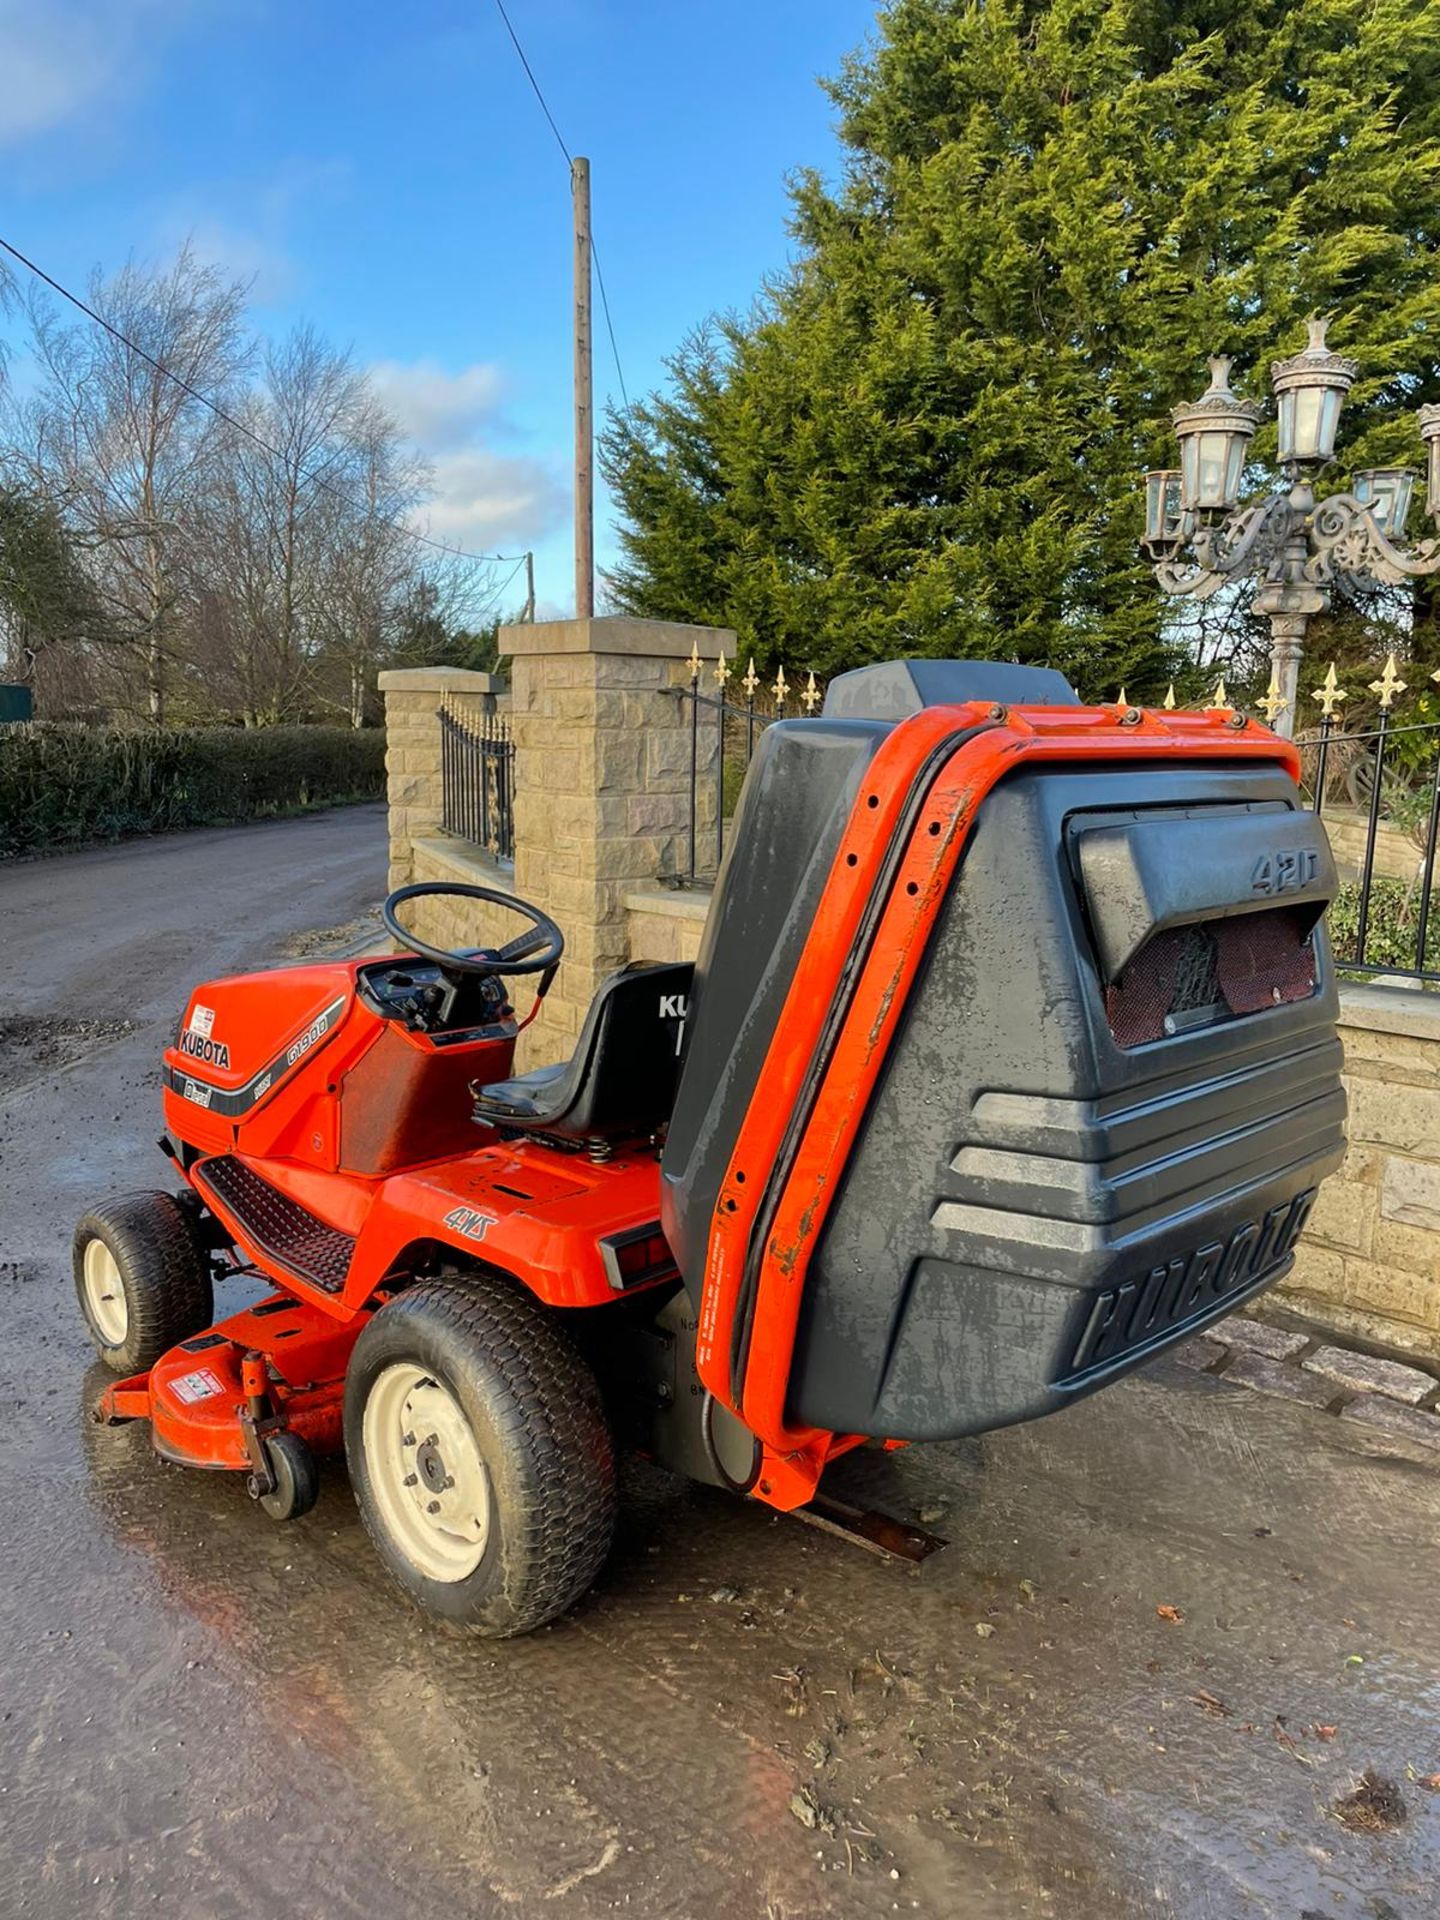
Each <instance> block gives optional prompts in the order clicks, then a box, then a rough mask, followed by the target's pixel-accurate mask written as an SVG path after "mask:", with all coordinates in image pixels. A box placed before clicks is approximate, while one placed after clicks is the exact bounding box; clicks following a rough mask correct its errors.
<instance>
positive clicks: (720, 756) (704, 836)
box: [660, 649, 824, 887]
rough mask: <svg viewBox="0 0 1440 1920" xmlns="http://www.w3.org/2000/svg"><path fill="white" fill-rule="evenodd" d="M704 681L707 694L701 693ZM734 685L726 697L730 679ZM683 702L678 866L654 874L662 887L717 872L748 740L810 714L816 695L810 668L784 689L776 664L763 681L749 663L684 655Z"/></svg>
mask: <svg viewBox="0 0 1440 1920" xmlns="http://www.w3.org/2000/svg"><path fill="white" fill-rule="evenodd" d="M707 681H709V682H710V683H711V684H712V685H713V687H714V691H713V692H707V691H706V682H707ZM732 682H734V683H735V691H734V693H733V695H732V694H731V692H730V687H731V683H732ZM675 692H676V695H677V696H678V698H679V699H680V700H681V701H682V702H683V703H684V705H685V707H686V709H687V712H686V723H687V726H688V728H689V733H690V812H689V823H688V829H687V835H686V846H685V849H684V852H683V854H682V857H681V860H680V863H679V866H678V868H677V869H676V870H675V871H672V872H666V873H662V874H661V876H660V877H661V879H662V880H664V881H665V882H666V883H667V884H668V885H670V886H677V887H683V886H696V885H700V886H708V885H709V884H710V883H711V881H713V880H714V878H715V875H716V874H717V873H718V872H719V870H720V862H721V860H722V858H723V857H724V853H725V836H726V834H727V832H728V831H729V826H730V820H731V816H732V815H733V814H734V811H735V803H736V801H737V800H738V799H739V797H740V787H741V784H742V782H743V781H744V778H745V770H746V768H747V767H748V766H749V765H750V761H751V758H752V756H753V755H754V752H755V742H756V741H757V740H758V739H759V737H760V735H761V734H762V733H763V732H764V731H765V729H766V727H769V726H773V725H774V723H775V721H777V720H783V719H784V718H785V717H786V715H787V714H789V716H790V717H791V718H792V719H793V718H794V717H795V716H796V715H798V714H812V713H814V712H816V710H817V709H818V708H819V706H820V703H821V701H822V700H823V698H824V695H823V693H822V692H821V689H820V686H819V684H818V682H817V681H816V678H815V675H814V674H813V673H806V675H805V677H804V684H803V685H801V686H791V685H790V683H789V681H788V680H787V679H786V677H785V669H784V667H783V666H782V667H781V668H780V669H779V670H778V671H777V673H776V675H775V679H774V681H773V682H772V683H770V684H768V685H766V684H765V683H763V682H762V681H761V679H760V676H759V675H758V674H757V673H756V671H755V663H754V661H753V660H752V661H750V662H749V664H748V665H747V666H746V669H745V672H744V674H743V675H739V674H737V673H736V671H735V669H734V667H733V666H732V665H731V663H730V662H729V661H728V660H727V659H726V658H725V656H724V654H723V653H722V654H721V655H720V657H719V659H718V660H716V661H714V662H713V663H711V662H708V661H704V660H702V659H701V658H700V655H699V651H698V649H697V651H696V652H694V653H692V655H691V656H690V684H689V686H682V687H678V688H676V689H675Z"/></svg>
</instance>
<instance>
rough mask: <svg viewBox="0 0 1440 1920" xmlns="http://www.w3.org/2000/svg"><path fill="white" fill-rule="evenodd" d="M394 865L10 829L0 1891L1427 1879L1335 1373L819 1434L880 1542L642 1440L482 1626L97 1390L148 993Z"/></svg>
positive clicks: (4, 896) (1403, 1485)
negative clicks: (15, 1030)
mask: <svg viewBox="0 0 1440 1920" xmlns="http://www.w3.org/2000/svg"><path fill="white" fill-rule="evenodd" d="M383 863H384V853H383V822H382V820H381V818H380V816H379V815H378V813H377V812H375V811H374V810H370V809H360V810H355V811H353V812H347V813H337V814H333V815H328V816H323V817H321V818H318V819H314V820H306V821H297V822H289V823H279V824H275V825H272V826H265V827H257V828H247V829H240V830H236V831H234V832H231V833H228V834H224V835H220V834H204V835H195V836H186V837H184V838H177V839H174V840H168V841H156V842H148V843H144V844H142V845H140V846H137V847H135V848H119V849H110V850H106V851H105V852H103V853H97V854H82V855H76V856H71V857H69V858H67V859H65V860H61V861H54V862H44V863H38V864H36V865H32V866H27V867H17V868H9V869H4V868H0V992H3V1001H0V1018H3V1017H6V1016H9V1017H11V1018H20V1017H23V1018H25V1019H27V1020H29V1021H31V1022H48V1023H54V1032H55V1033H56V1034H69V1033H71V1032H72V1029H73V1028H74V1026H75V1023H79V1022H88V1023H92V1025H91V1026H90V1027H89V1028H88V1029H87V1030H86V1031H85V1032H84V1033H83V1034H82V1036H81V1039H80V1040H79V1041H75V1040H73V1038H72V1040H71V1041H70V1042H68V1043H62V1041H61V1040H55V1042H54V1045H53V1047H51V1046H50V1045H49V1043H48V1042H46V1041H45V1040H44V1038H43V1036H40V1034H39V1029H38V1028H37V1027H35V1026H33V1025H32V1026H30V1027H27V1028H26V1029H25V1030H24V1032H23V1034H22V1036H21V1040H20V1042H19V1043H17V1044H16V1046H14V1047H13V1048H12V1049H11V1050H10V1051H9V1052H6V1051H5V1050H4V1049H3V1048H0V1288H3V1294H0V1299H3V1302H4V1305H5V1307H6V1309H7V1311H8V1330H9V1338H8V1340H7V1341H6V1342H5V1344H4V1346H3V1348H0V1405H3V1406H4V1409H5V1416H6V1427H5V1434H4V1440H3V1443H0V1444H3V1459H4V1463H5V1467H6V1471H5V1473H4V1475H3V1477H0V1552H3V1556H4V1566H3V1588H0V1914H3V1916H4V1920H79V1917H80V1916H82V1915H83V1916H86V1917H87V1920H89V1917H92V1916H93V1920H112V1916H113V1917H114V1920H132V1917H133V1916H137V1915H145V1914H148V1913H151V1912H154V1913H163V1914H167V1915H169V1914H173V1915H183V1916H185V1920H279V1916H285V1917H286V1920H310V1916H314V1917H315V1920H351V1917H352V1916H353V1917H355V1920H361V1917H362V1916H363V1917H364V1920H371V1917H372V1916H385V1920H390V1917H391V1916H397V1917H399V1916H403V1920H469V1917H470V1916H486V1917H487V1920H488V1916H492V1915H494V1916H499V1915H507V1914H514V1913H516V1912H521V1913H527V1914H528V1913H534V1914H537V1915H538V1914H553V1915H555V1916H557V1920H590V1917H591V1916H597V1915H604V1914H611V1913H615V1912H631V1913H635V1914H638V1915H644V1916H647V1917H648V1916H655V1917H656V1920H666V1917H668V1916H685V1920H691V1917H692V1916H694V1917H697V1920H731V1916H734V1917H735V1920H752V1917H753V1920H819V1916H821V1915H830V1916H839V1917H840V1920H849V1916H868V1915H872V1914H874V1915H884V1914H889V1913H902V1914H905V1913H920V1914H925V1915H932V1916H946V1917H947V1920H948V1916H971V1915H973V1916H979V1917H980V1920H990V1916H997V1917H998V1920H1009V1917H1010V1916H1017V1917H1018V1916H1045V1915H1055V1916H1059V1917H1063V1920H1129V1916H1132V1915H1142V1914H1143V1915H1153V1914H1160V1915H1174V1916H1183V1920H1244V1917H1248V1916H1251V1915H1256V1916H1269V1915H1274V1916H1284V1920H1431V1917H1432V1916H1435V1915H1436V1914H1437V1913H1440V1892H1437V1885H1440V1879H1437V1875H1440V1600H1437V1570H1440V1471H1437V1468H1436V1464H1435V1461H1434V1459H1433V1457H1425V1456H1421V1455H1419V1454H1412V1453H1410V1452H1408V1451H1407V1450H1406V1449H1405V1447H1404V1445H1403V1444H1402V1443H1392V1442H1389V1441H1386V1440H1382V1439H1380V1438H1379V1437H1372V1436H1368V1435H1365V1434H1363V1433H1359V1432H1356V1431H1354V1430H1351V1429H1349V1428H1347V1427H1346V1426H1344V1425H1342V1424H1341V1423H1340V1422H1338V1421H1335V1420H1332V1419H1329V1418H1327V1417H1326V1416H1325V1415H1323V1414H1320V1413H1316V1412H1313V1411H1311V1410H1309V1409H1305V1408H1300V1407H1294V1406H1291V1405H1288V1404H1286V1403H1284V1402H1282V1401H1279V1400H1274V1399H1270V1398H1267V1397H1265V1396H1261V1395H1258V1394H1252V1393H1247V1392H1245V1391H1243V1390H1242V1389H1239V1388H1235V1387H1226V1386H1225V1385H1224V1384H1223V1382H1222V1381H1218V1380H1213V1379H1209V1378H1203V1377H1198V1376H1196V1375H1193V1374H1191V1373H1189V1372H1188V1371H1186V1370H1185V1369H1183V1368H1181V1367H1179V1366H1178V1365H1176V1364H1175V1363H1174V1362H1173V1361H1168V1362H1162V1363H1160V1364H1159V1365H1157V1366H1156V1367H1154V1368H1153V1369H1151V1371H1150V1372H1149V1373H1147V1374H1145V1375H1143V1376H1140V1377H1138V1378H1136V1379H1134V1380H1132V1381H1130V1382H1128V1383H1127V1384H1125V1385H1124V1386H1122V1387H1119V1388H1116V1389H1114V1390H1112V1391H1110V1392H1108V1393H1104V1394H1101V1395H1099V1396H1098V1397H1097V1398H1095V1399H1093V1400H1091V1401H1089V1402H1087V1403H1085V1404H1084V1405H1082V1406H1080V1407H1077V1408H1075V1409H1073V1410H1072V1411H1071V1412H1069V1413H1067V1414H1064V1415H1061V1416H1059V1417H1058V1418H1055V1419H1052V1420H1049V1421H1045V1422H1042V1423H1040V1424H1038V1425H1036V1426H1032V1427H1028V1428H1021V1429H1016V1430H1014V1431H1012V1432H1009V1433H1000V1434H994V1435H990V1436H987V1437H986V1438H984V1439H982V1440H977V1441H969V1442H964V1443H959V1444H955V1445H950V1446H937V1447H927V1448H919V1447H917V1448H914V1449H911V1450H908V1451H906V1452H904V1453H902V1454H898V1455H890V1456H887V1455H880V1454H865V1455H862V1456H858V1457H856V1458H855V1459H853V1460H852V1461H850V1462H847V1463H845V1465H844V1466H843V1467H842V1469H841V1470H840V1471H839V1472H837V1475H836V1481H837V1486H836V1491H838V1492H841V1493H842V1494H844V1495H845V1496H846V1497H848V1498H851V1499H855V1500H859V1501H861V1502H866V1503H871V1504H874V1505H877V1506H882V1507H885V1508H887V1509H889V1510H891V1511H893V1512H896V1513H898V1514H901V1515H903V1516H905V1517H906V1518H918V1519H919V1520H921V1521H922V1522H923V1523H924V1524H925V1525H927V1526H929V1527H931V1528H932V1529H933V1530H934V1531H936V1532H938V1533H941V1534H944V1535H945V1536H947V1537H948V1539H949V1540H950V1542H951V1544H950V1545H949V1547H948V1548H947V1549H946V1551H945V1552H943V1553H940V1554H937V1555H936V1556H935V1557H934V1558H933V1559H931V1560H930V1561H928V1562H927V1563H926V1564H925V1565H924V1566H923V1567H921V1568H918V1569H911V1568H902V1567H900V1566H897V1565H895V1564H892V1563H888V1562H885V1561H881V1560H878V1559H875V1558H872V1557H870V1556H869V1555H866V1554H864V1553H861V1552H860V1551H858V1550H857V1549H855V1548H853V1547H849V1546H846V1545H843V1544H842V1543H840V1542H838V1541H835V1540H832V1539H830V1538H828V1537H826V1536H824V1535H821V1534H817V1533H814V1532H811V1531H809V1530H807V1529H806V1528H805V1527H803V1526H802V1525H800V1524H799V1523H797V1522H795V1521H793V1520H783V1519H779V1518H777V1517H773V1516H771V1515H770V1514H768V1513H767V1512H765V1511H764V1510H762V1509H761V1508H759V1507H755V1506H747V1505H744V1504H742V1503H740V1502H738V1501H735V1500H731V1499H727V1498H725V1497H722V1496H720V1495H718V1494H713V1493H710V1492H708V1491H704V1490H697V1489H692V1488H689V1487H686V1486H683V1485H680V1484H678V1483H676V1482H674V1481H672V1480H669V1479H668V1478H666V1477H664V1476H662V1475H660V1474H658V1473H655V1472H653V1471H651V1470H649V1469H646V1468H644V1467H642V1466H640V1465H638V1464H637V1465H635V1466H634V1467H632V1468H631V1469H630V1470H629V1471H628V1472H627V1476H626V1482H625V1500H624V1507H623V1514H622V1521H621V1528H620V1534H619V1539H618V1542H617V1548H616V1552H615V1554H614V1557H613V1559H612V1561H611V1563H610V1565H609V1567H608V1569H607V1571H606V1573H605V1575H604V1577H603V1579H602V1581H601V1583H600V1585H599V1586H598V1588H597V1589H596V1591H595V1592H594V1593H593V1594H592V1595H591V1597H590V1598H589V1599H588V1600H587V1601H586V1602H585V1603H584V1604H583V1605H582V1606H581V1607H580V1608H579V1609H578V1610H577V1611H576V1612H575V1613H574V1614H573V1615H571V1616H570V1617H569V1618H567V1619H566V1620H564V1621H562V1622H560V1623H558V1624H557V1625H556V1626H554V1627H552V1628H550V1629H548V1630H546V1631H545V1632H543V1633H541V1634H539V1635H536V1636H535V1637H533V1638H532V1639H529V1640H525V1641H516V1642H509V1643H505V1644H500V1645H496V1644H486V1643H483V1642H470V1641H465V1640H460V1639H455V1638H452V1637H449V1636H448V1635H446V1634H445V1633H443V1632H441V1631H440V1630H438V1629H436V1628H434V1627H431V1626H429V1625H427V1624H425V1623H424V1622H423V1621H422V1620H421V1619H420V1618H419V1617H418V1616H417V1615H415V1614H414V1613H413V1612H411V1611H409V1610H408V1609H407V1608H406V1606H405V1605H404V1604H403V1603H402V1602H401V1601H400V1600H399V1599H398V1598H397V1597H396V1596H395V1595H394V1594H393V1593H392V1591H391V1590H390V1589H389V1587H388V1586H387V1584H386V1582H385V1579H384V1577H383V1575H382V1574H381V1572H380V1570H379V1567H378V1565H377V1563H376V1562H375V1560H374V1558H373V1556H372V1555H371V1553H370V1551H369V1549H368V1547H367V1545H366V1543H365V1540H364V1538H363V1535H362V1532H361V1529H360V1526H359V1523H358V1521H357V1519H356V1517H355V1513H354V1509H353V1506H352V1503H351V1499H350V1494H349V1489H348V1486H347V1484H346V1481H345V1477H344V1473H343V1470H342V1469H341V1468H340V1467H339V1466H331V1467H330V1468H329V1469H328V1470H327V1473H326V1477H325V1483H324V1488H323V1492H322V1496H321V1501H320V1504H319V1506H318V1507H317V1508H316V1509H315V1511H314V1512H313V1513H312V1514H310V1515H309V1516H307V1517H306V1518H305V1519H303V1520H301V1521H299V1522H296V1523H294V1524H293V1525H290V1526H287V1527H279V1526H276V1525H274V1524H273V1523H271V1522H269V1521H267V1520H265V1519H264V1518H263V1517H262V1516H261V1515H260V1514H259V1513H258V1512H256V1511H255V1510H254V1508H252V1506H251V1504H250V1503H249V1501H248V1500H247V1499H246V1498H245V1495H244V1492H243V1490H242V1488H241V1487H240V1486H239V1485H238V1484H237V1483H235V1482H233V1481H231V1480H229V1479H228V1478H225V1477H220V1476H208V1475H204V1474H199V1473H186V1472H184V1471H182V1470H179V1469H176V1468H169V1467H164V1466H162V1465H161V1464H160V1463H159V1462H158V1461H156V1459H155V1458H154V1457H153V1455H152V1454H151V1453H150V1451H149V1449H148V1445H147V1442H146V1438H145V1435H144V1433H143V1432H142V1431H140V1430H139V1429H134V1428H131V1429H123V1430H118V1431H111V1430H102V1429H98V1428H94V1427H92V1426H89V1425H88V1424H87V1422H86V1419H85V1412H86V1408H87V1405H88V1402H89V1400H90V1398H91V1397H92V1395H93V1394H94V1392H95V1391H96V1390H97V1388H98V1386H99V1385H100V1384H101V1379H102V1376H101V1374H100V1373H99V1371H98V1370H96V1369H95V1368H93V1367H92V1366H91V1365H90V1364H89V1348H88V1346H87V1344H86V1341H85V1338H84V1335H83V1333H82V1331H81V1326H80V1321H79V1317H78V1312H77V1310H76V1308H75V1305H74V1300H73V1295H72V1291H71V1284H70V1279H69V1252H68V1243H69V1234H70V1229H71V1224H72V1222H73V1220H74V1218H75V1216H76V1215H77V1214H78V1213H79V1212H80V1211H81V1210H82V1208H83V1207H84V1205H85V1204H86V1203H87V1202H88V1201H90V1200H91V1199H93V1198H95V1197H97V1196H99V1195H103V1194H104V1193H106V1192H113V1191H118V1190H123V1189H124V1188H126V1187H134V1186H138V1185H145V1184H165V1181H164V1172H165V1168H164V1163H163V1162H162V1161H161V1160H160V1158H159V1156H158V1154H157V1152H156V1150H155V1148H154V1146H153V1144H152V1143H153V1140H154V1136H155V1134H156V1132H157V1130H158V1125H159V1100H158V1086H157V1076H156V1062H157V1060H158V1056H159V1051H160V1048H161V1046H162V1045H163V1043H164V1039H165V1037H166V1034H167V1031H168V1028H169V1024H170V1023H171V1022H172V1021H173V1020H174V1018H175V1016H176V1014H177V1013H178V1010H179V1006H180V1003H181V1001H182V999H183V997H184V993H185V990H186V989H187V988H188V986H189V985H190V984H191V981H192V979H194V978H198V977H202V976H204V975H205V974H208V973H212V972H215V971H221V970H224V969H226V968H234V967H237V966H241V965H245V964H250V963H251V962H254V961H259V960H263V959H265V958H267V957H270V956H274V955H276V954H278V953H279V952H280V951H281V949H282V947H283V945H284V944H285V943H286V942H287V941H289V942H293V941H294V940H295V939H296V938H297V936H300V935H302V934H305V933H307V932H308V931H309V930H311V929H315V928H325V927H332V926H333V927H339V926H342V925H344V924H346V923H347V922H349V921H350V920H352V919H353V918H354V917H355V916H356V915H358V914H360V913H361V912H362V910H363V909H364V908H365V907H366V906H367V905H369V904H370V903H371V902H372V901H373V899H374V898H375V897H376V895H377V894H378V892H379V890H380V888H381V886H382V884H383ZM127 1023H128V1025H127ZM52 1038H53V1035H52ZM1367 1773H1368V1774H1369V1776H1370V1779H1371V1782H1372V1783H1374V1784H1368V1785H1367V1784H1366V1780H1365V1776H1366V1775H1367ZM1427 1782H1430V1783H1431V1784H1427ZM1357 1790H1359V1793H1360V1798H1359V1800H1355V1799H1353V1798H1352V1796H1354V1795H1355V1794H1356V1793H1357Z"/></svg>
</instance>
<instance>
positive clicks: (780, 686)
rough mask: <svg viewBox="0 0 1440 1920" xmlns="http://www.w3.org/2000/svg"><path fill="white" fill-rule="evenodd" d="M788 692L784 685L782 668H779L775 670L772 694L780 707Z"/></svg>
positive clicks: (783, 670)
mask: <svg viewBox="0 0 1440 1920" xmlns="http://www.w3.org/2000/svg"><path fill="white" fill-rule="evenodd" d="M789 691H790V689H789V687H788V686H787V685H786V684H785V669H784V667H783V666H782V667H779V668H778V669H777V670H776V674H775V685H774V688H773V692H774V695H775V698H776V700H777V701H778V702H779V703H780V704H781V705H782V706H783V705H784V703H785V696H786V694H787V693H789Z"/></svg>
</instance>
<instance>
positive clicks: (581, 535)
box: [570, 159, 595, 620]
mask: <svg viewBox="0 0 1440 1920" xmlns="http://www.w3.org/2000/svg"><path fill="white" fill-rule="evenodd" d="M570 187H571V192H572V195H573V197H574V202H575V614H576V618H577V619H580V620H588V619H590V618H591V616H592V615H593V614H594V612H595V402H594V380H593V374H592V369H591V352H590V162H589V161H588V160H581V159H575V160H572V161H571V163H570Z"/></svg>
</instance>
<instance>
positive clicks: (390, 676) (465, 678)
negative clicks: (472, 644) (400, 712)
mask: <svg viewBox="0 0 1440 1920" xmlns="http://www.w3.org/2000/svg"><path fill="white" fill-rule="evenodd" d="M380 691H381V692H382V693H508V692H509V691H510V682H509V680H508V679H507V678H506V676H505V675H504V674H503V673H479V672H477V671H476V670H475V669H474V668H472V667H388V668H387V669H386V671H385V672H384V673H382V674H381V675H380Z"/></svg>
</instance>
